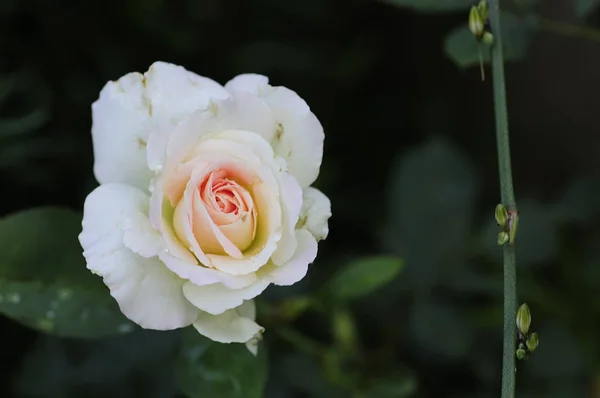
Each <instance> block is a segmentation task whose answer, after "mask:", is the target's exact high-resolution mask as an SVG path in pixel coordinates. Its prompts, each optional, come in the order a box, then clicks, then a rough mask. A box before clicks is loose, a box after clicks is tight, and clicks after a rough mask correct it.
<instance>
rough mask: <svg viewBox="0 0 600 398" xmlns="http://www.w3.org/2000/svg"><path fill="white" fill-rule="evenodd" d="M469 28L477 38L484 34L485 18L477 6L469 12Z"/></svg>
mask: <svg viewBox="0 0 600 398" xmlns="http://www.w3.org/2000/svg"><path fill="white" fill-rule="evenodd" d="M469 30H470V31H471V33H473V36H475V37H476V38H477V40H479V39H481V36H482V35H483V19H482V18H481V15H480V14H479V10H478V8H477V7H476V6H473V7H471V11H470V12H469Z"/></svg>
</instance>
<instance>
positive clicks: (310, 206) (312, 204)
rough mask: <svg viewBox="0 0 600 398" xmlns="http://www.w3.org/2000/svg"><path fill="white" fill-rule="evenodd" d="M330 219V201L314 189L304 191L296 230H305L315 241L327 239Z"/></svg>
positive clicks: (309, 188)
mask: <svg viewBox="0 0 600 398" xmlns="http://www.w3.org/2000/svg"><path fill="white" fill-rule="evenodd" d="M330 217H331V201H330V200H329V198H328V197H327V196H325V194H324V193H323V192H321V191H319V190H318V189H316V188H313V187H308V188H306V189H305V190H304V195H303V201H302V212H301V213H300V220H299V221H298V225H297V228H305V229H307V230H308V231H309V232H310V233H311V234H313V236H314V237H315V239H317V241H320V240H323V239H325V238H327V235H328V234H329V226H328V220H329V218H330Z"/></svg>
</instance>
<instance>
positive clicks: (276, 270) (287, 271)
mask: <svg viewBox="0 0 600 398" xmlns="http://www.w3.org/2000/svg"><path fill="white" fill-rule="evenodd" d="M296 240H297V241H298V248H297V249H296V253H294V256H293V257H292V258H291V259H290V260H289V261H288V262H287V263H285V264H284V265H281V266H276V265H273V264H270V266H269V267H265V270H264V271H263V270H262V269H261V271H263V272H265V273H266V275H265V277H264V278H265V279H267V280H269V281H271V282H272V283H274V284H276V285H280V286H289V285H293V284H294V283H296V282H298V281H300V280H301V279H302V278H304V277H305V276H306V273H307V272H308V265H309V264H310V263H312V262H313V261H314V260H315V258H316V257H317V241H316V240H315V238H314V237H313V236H312V234H311V233H310V232H308V231H306V230H304V229H299V230H296Z"/></svg>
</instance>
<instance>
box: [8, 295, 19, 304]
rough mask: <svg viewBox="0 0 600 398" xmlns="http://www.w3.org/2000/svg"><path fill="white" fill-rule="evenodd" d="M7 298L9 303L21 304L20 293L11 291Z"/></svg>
mask: <svg viewBox="0 0 600 398" xmlns="http://www.w3.org/2000/svg"><path fill="white" fill-rule="evenodd" d="M6 300H8V302H9V303H13V304H19V303H20V302H21V296H20V295H19V293H9V294H8V297H7V298H6Z"/></svg>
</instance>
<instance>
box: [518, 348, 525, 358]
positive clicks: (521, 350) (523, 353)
mask: <svg viewBox="0 0 600 398" xmlns="http://www.w3.org/2000/svg"><path fill="white" fill-rule="evenodd" d="M516 354H517V358H518V359H519V360H523V359H525V357H526V356H527V351H525V350H524V349H523V348H519V349H517V352H516Z"/></svg>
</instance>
